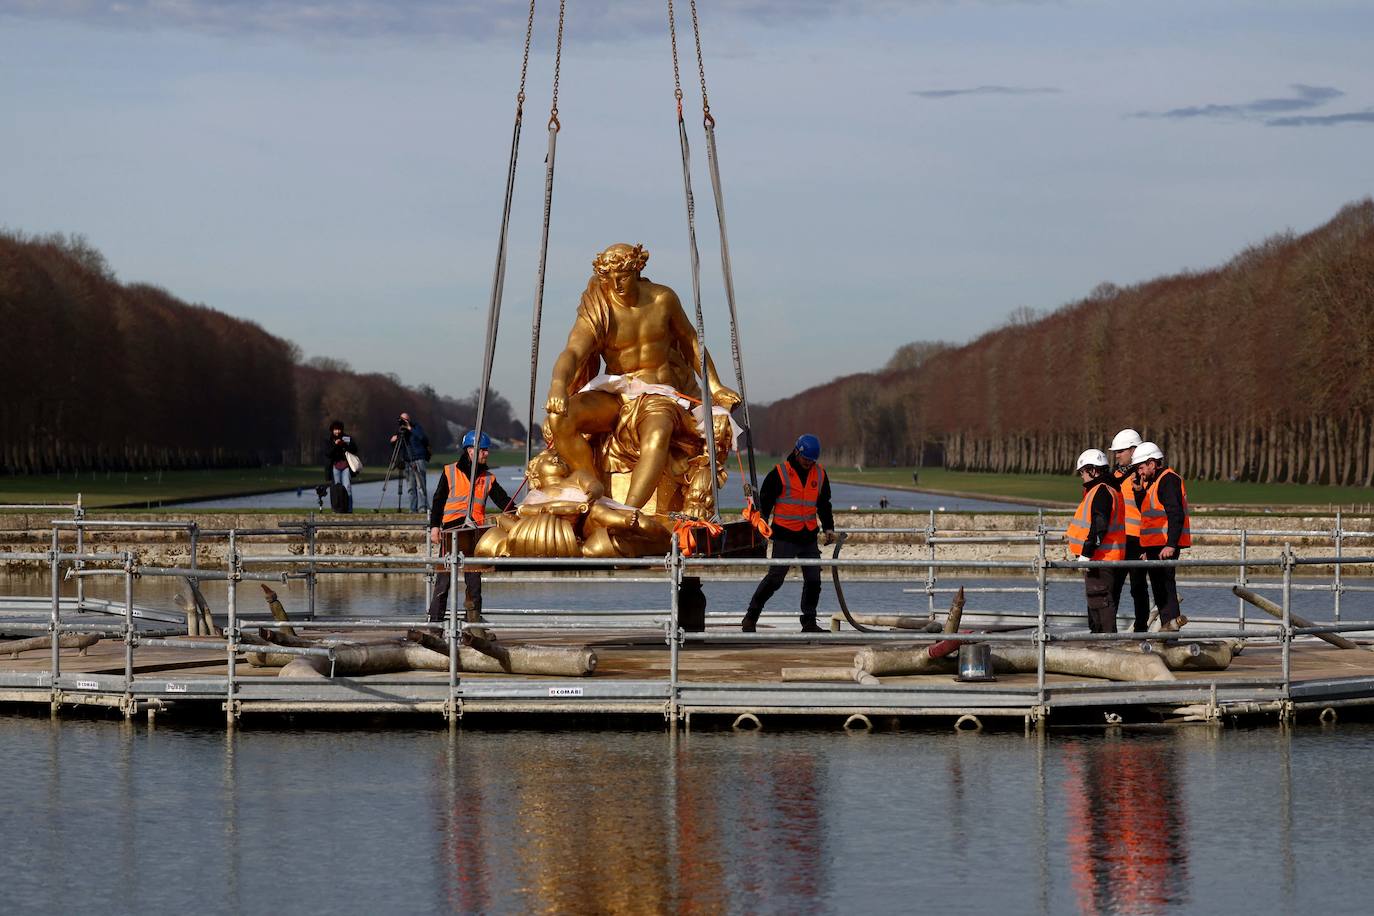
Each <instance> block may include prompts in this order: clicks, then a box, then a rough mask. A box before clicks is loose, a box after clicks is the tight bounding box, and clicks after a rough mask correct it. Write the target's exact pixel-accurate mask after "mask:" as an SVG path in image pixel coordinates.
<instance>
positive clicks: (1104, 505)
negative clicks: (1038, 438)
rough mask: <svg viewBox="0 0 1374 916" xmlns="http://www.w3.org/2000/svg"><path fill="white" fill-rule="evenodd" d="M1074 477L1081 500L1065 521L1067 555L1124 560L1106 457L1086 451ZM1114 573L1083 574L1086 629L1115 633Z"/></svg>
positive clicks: (1121, 510) (1120, 510) (1121, 507)
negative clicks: (1066, 521) (1081, 482)
mask: <svg viewBox="0 0 1374 916" xmlns="http://www.w3.org/2000/svg"><path fill="white" fill-rule="evenodd" d="M1077 473H1078V476H1079V479H1081V480H1082V481H1083V499H1082V500H1081V501H1080V502H1079V503H1078V511H1076V512H1074V514H1073V518H1072V519H1070V521H1069V530H1068V533H1067V537H1068V541H1069V551H1070V552H1071V553H1073V554H1074V556H1075V557H1077V558H1078V559H1080V560H1107V561H1119V560H1124V559H1125V558H1126V508H1125V504H1124V503H1123V502H1122V499H1121V492H1120V491H1119V490H1117V488H1116V481H1114V480H1113V479H1112V476H1111V475H1110V474H1109V473H1107V456H1106V455H1105V454H1103V452H1102V451H1101V450H1100V449H1095V448H1090V449H1088V450H1087V451H1086V452H1084V453H1083V454H1081V455H1079V456H1078V468H1077ZM1114 575H1115V573H1114V571H1113V570H1112V569H1111V568H1110V567H1107V566H1098V567H1093V568H1091V569H1085V570H1084V571H1083V584H1084V588H1085V590H1086V591H1087V597H1088V629H1089V630H1091V631H1092V632H1094V633H1115V632H1116V602H1115V601H1114V600H1112V578H1113V576H1114Z"/></svg>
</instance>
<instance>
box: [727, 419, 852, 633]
mask: <svg viewBox="0 0 1374 916" xmlns="http://www.w3.org/2000/svg"><path fill="white" fill-rule="evenodd" d="M820 457H821V440H819V439H817V438H816V437H815V436H812V435H810V434H807V435H803V436H800V437H799V438H798V439H797V444H796V445H795V446H794V447H793V449H792V452H791V453H790V454H789V455H788V456H787V460H786V461H784V462H783V463H782V464H779V465H777V466H776V467H774V468H773V470H771V471H769V472H768V476H767V477H765V478H764V479H763V485H762V486H761V487H760V488H759V505H758V510H759V514H760V515H761V516H762V517H763V518H764V519H765V520H766V519H768V518H769V517H770V516H771V517H772V520H773V521H772V527H773V537H772V540H773V559H775V560H783V559H792V558H794V557H795V558H797V559H817V560H818V559H820V556H821V550H820V546H819V545H818V544H817V542H816V536H817V529H820V531H822V532H823V533H824V535H825V543H827V544H833V543H834V542H835V516H834V514H833V513H832V512H831V508H830V478H829V476H828V475H827V474H826V473H825V468H823V467H821V465H820V463H819V459H820ZM788 569H790V567H788V566H783V565H779V566H770V567H769V568H768V573H767V575H765V576H764V577H763V580H762V581H761V582H759V584H758V588H756V589H754V596H753V597H752V598H750V599H749V608H748V610H746V611H745V613H744V620H743V621H742V622H741V623H740V629H741V630H743V631H744V632H745V633H753V632H754V630H755V628H756V626H757V625H758V621H759V615H761V614H762V613H763V606H764V605H765V604H767V603H768V599H769V598H772V597H773V595H774V593H775V592H777V590H778V589H779V588H780V587H781V586H782V583H783V581H784V580H786V578H787V571H788ZM801 571H802V593H801V628H802V632H803V633H823V632H825V631H824V630H823V629H822V628H821V627H820V625H818V624H817V623H816V607H817V605H818V604H820V598H821V570H820V567H819V566H803V567H802V568H801Z"/></svg>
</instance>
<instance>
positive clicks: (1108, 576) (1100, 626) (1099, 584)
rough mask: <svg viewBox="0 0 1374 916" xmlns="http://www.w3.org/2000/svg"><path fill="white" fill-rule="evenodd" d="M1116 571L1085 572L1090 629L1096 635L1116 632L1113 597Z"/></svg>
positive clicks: (1084, 580) (1114, 600) (1084, 583)
mask: <svg viewBox="0 0 1374 916" xmlns="http://www.w3.org/2000/svg"><path fill="white" fill-rule="evenodd" d="M1116 572H1117V571H1116V570H1114V569H1107V568H1105V567H1104V568H1101V569H1085V570H1083V586H1084V588H1085V590H1086V591H1087V594H1088V629H1089V630H1091V631H1092V632H1094V633H1115V632H1116V599H1115V598H1114V597H1113V596H1112V582H1113V580H1114V579H1115V578H1116Z"/></svg>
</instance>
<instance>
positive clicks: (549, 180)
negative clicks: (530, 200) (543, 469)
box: [525, 0, 567, 467]
mask: <svg viewBox="0 0 1374 916" xmlns="http://www.w3.org/2000/svg"><path fill="white" fill-rule="evenodd" d="M566 10H567V0H558V40H557V45H556V47H555V50H554V56H553V102H552V103H551V104H550V106H549V151H548V153H546V154H545V156H544V229H543V234H542V235H541V236H540V237H539V273H538V276H537V277H536V278H535V284H534V316H533V318H532V319H531V321H530V405H529V413H528V414H527V416H526V420H525V466H526V467H529V464H530V460H531V459H533V458H534V401H535V396H536V392H537V391H538V390H539V335H540V333H541V330H540V325H541V323H542V321H543V314H544V269H545V267H546V266H547V264H548V262H549V217H550V215H551V214H552V212H553V161H554V154H555V153H556V152H557V151H558V132H559V130H561V129H562V124H560V123H559V121H558V76H559V73H560V72H561V70H562V68H563V17H564V14H565V12H566Z"/></svg>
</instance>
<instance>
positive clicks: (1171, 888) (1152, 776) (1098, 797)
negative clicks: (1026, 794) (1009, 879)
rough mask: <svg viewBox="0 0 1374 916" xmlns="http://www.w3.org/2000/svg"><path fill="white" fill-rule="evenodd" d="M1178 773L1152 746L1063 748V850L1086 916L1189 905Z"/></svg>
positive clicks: (1147, 742)
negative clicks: (1064, 831) (1064, 753)
mask: <svg viewBox="0 0 1374 916" xmlns="http://www.w3.org/2000/svg"><path fill="white" fill-rule="evenodd" d="M1169 740H1172V739H1169ZM1178 766H1179V763H1178V760H1177V751H1176V750H1175V749H1174V748H1173V747H1171V746H1170V745H1169V744H1167V743H1165V742H1164V741H1156V740H1154V739H1139V740H1137V739H1126V740H1119V741H1110V740H1107V741H1093V742H1086V741H1085V742H1082V743H1079V744H1075V745H1073V746H1071V747H1070V748H1068V750H1067V753H1066V767H1067V771H1068V775H1067V777H1066V779H1065V782H1064V792H1065V802H1066V804H1065V808H1064V811H1065V817H1066V818H1067V821H1068V824H1067V826H1068V831H1067V833H1068V844H1067V845H1068V855H1069V866H1070V870H1071V872H1072V874H1073V885H1074V890H1075V891H1076V892H1077V895H1078V903H1079V909H1080V910H1082V911H1083V912H1086V913H1140V912H1150V911H1153V910H1157V909H1161V908H1163V907H1166V906H1171V905H1177V904H1179V903H1183V902H1185V901H1186V899H1187V889H1188V871H1187V869H1188V831H1187V824H1186V822H1185V820H1184V818H1185V812H1186V811H1187V808H1186V806H1185V805H1184V804H1183V803H1182V799H1183V792H1182V786H1181V784H1180V779H1179V776H1178Z"/></svg>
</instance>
